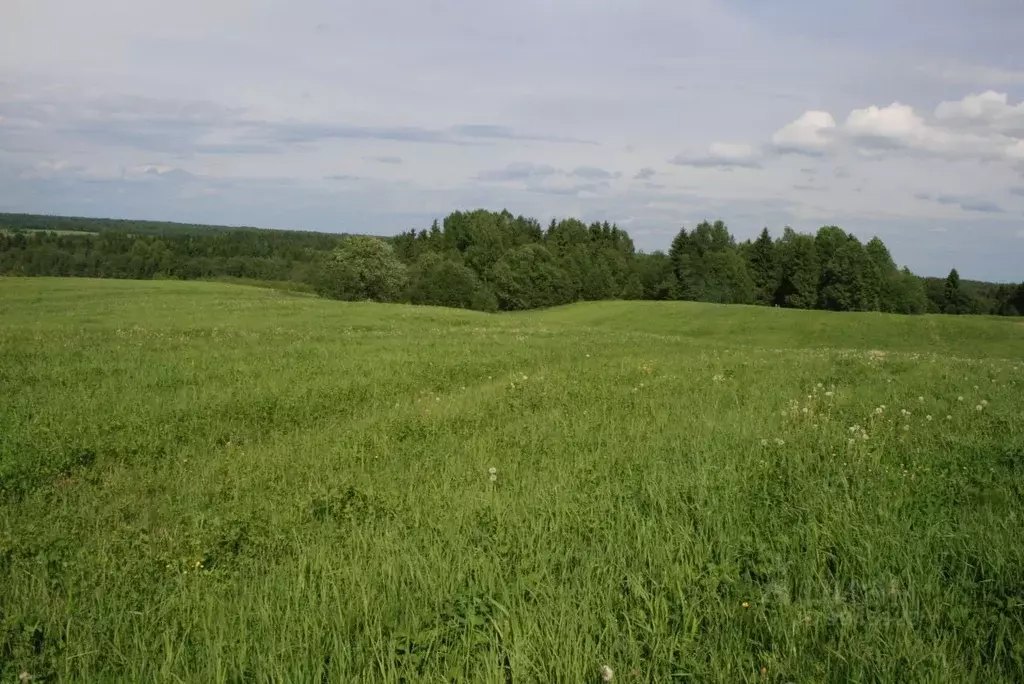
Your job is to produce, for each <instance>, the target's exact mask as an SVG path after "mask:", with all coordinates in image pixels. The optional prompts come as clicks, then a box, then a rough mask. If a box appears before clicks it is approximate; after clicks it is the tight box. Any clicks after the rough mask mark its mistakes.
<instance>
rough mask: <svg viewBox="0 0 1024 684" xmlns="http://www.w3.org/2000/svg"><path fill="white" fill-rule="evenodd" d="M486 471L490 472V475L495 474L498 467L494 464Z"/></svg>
mask: <svg viewBox="0 0 1024 684" xmlns="http://www.w3.org/2000/svg"><path fill="white" fill-rule="evenodd" d="M487 472H488V473H490V474H491V475H497V474H498V469H497V468H495V467H494V466H491V467H490V468H488V469H487Z"/></svg>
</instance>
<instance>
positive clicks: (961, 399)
mask: <svg viewBox="0 0 1024 684" xmlns="http://www.w3.org/2000/svg"><path fill="white" fill-rule="evenodd" d="M956 400H957V401H963V400H964V398H963V397H957V398H956Z"/></svg>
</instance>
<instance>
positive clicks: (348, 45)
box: [0, 0, 1024, 281]
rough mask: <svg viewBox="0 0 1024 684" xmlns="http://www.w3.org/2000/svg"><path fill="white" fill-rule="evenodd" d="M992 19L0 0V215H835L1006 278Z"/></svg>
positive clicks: (1014, 18)
mask: <svg viewBox="0 0 1024 684" xmlns="http://www.w3.org/2000/svg"><path fill="white" fill-rule="evenodd" d="M1020 35H1024V5H1021V4H1020V3H1019V2H1017V1H1016V0H1013V1H1011V0H971V1H970V2H967V1H966V0H932V1H931V2H928V3H924V2H921V1H918V0H914V1H913V2H910V1H901V0H888V1H885V2H883V1H882V0H864V1H862V2H857V3H838V2H834V3H821V2H805V1H803V0H775V1H773V2H761V1H760V0H758V1H757V2H755V1H754V0H689V1H687V2H670V1H669V0H634V1H633V2H628V3H627V2H611V1H610V0H523V1H522V2H518V3H507V2H501V3H499V2H490V1H489V0H485V1H477V2H469V1H466V0H459V1H454V0H431V1H426V0H418V1H413V0H379V1H377V2H361V3H354V2H347V1H344V0H343V1H328V0H290V1H289V2H284V1H283V0H244V1H243V0H217V1H216V2H210V1H209V0H203V1H201V2H200V1H199V0H179V1H177V2H173V3H169V2H160V3H158V2H154V1H151V0H134V1H129V0H93V1H92V2H89V3H71V2H68V1H67V0H8V2H6V3H5V8H4V10H3V22H2V23H0V211H33V212H48V213H60V214H77V215H90V216H115V217H132V218H152V219H168V220H181V221H194V222H208V223H228V224H246V225H257V226H265V227H272V228H303V229H316V230H333V231H353V232H356V231H358V232H370V233H379V234H388V233H393V232H396V231H398V230H404V229H407V228H411V227H415V228H425V227H427V226H428V225H429V223H430V221H431V220H432V219H434V218H441V217H443V216H444V215H445V214H447V213H448V212H450V211H451V210H453V209H459V208H463V209H468V208H477V207H484V208H490V209H501V208H508V209H509V210H510V211H512V212H514V213H522V214H526V215H529V216H535V217H537V218H539V219H541V220H542V221H545V222H546V221H547V220H548V219H549V218H551V217H564V216H577V217H580V218H583V219H586V220H608V221H615V222H617V223H618V224H619V225H620V226H622V227H624V228H626V229H627V230H629V231H630V233H631V234H632V235H633V238H634V240H635V242H636V243H637V245H638V246H639V247H640V248H642V249H646V250H653V249H665V248H667V246H668V244H669V242H670V240H671V238H672V236H673V235H674V234H675V232H676V231H678V229H679V228H680V227H682V226H692V225H693V224H695V223H697V222H699V221H701V220H703V219H705V218H707V219H716V218H721V219H723V220H725V221H726V223H728V224H729V226H730V228H731V229H732V231H733V233H734V234H736V235H737V236H738V237H739V238H741V239H742V238H746V237H749V236H753V235H755V234H756V233H757V232H759V231H760V230H761V228H763V227H765V226H767V227H768V228H769V230H771V231H773V232H774V233H776V234H779V233H780V232H781V230H782V228H783V227H784V226H786V225H790V226H792V227H794V228H796V229H798V230H803V231H813V230H815V229H816V228H817V227H818V226H820V225H823V224H832V223H835V224H838V225H840V226H842V227H844V228H845V229H847V230H849V231H851V232H853V233H855V234H857V235H859V236H861V237H862V238H864V239H867V238H870V237H871V236H872V235H878V236H880V237H882V238H883V239H884V240H885V241H886V243H887V244H888V245H889V247H890V249H891V251H892V252H893V255H894V256H895V258H896V260H897V261H898V262H900V263H901V264H906V265H908V266H910V267H911V268H912V269H914V270H915V272H918V273H921V274H924V275H944V274H945V273H946V272H948V270H949V269H950V268H951V267H953V266H956V267H957V268H958V269H959V270H960V272H961V274H962V275H963V276H964V277H969V278H983V279H992V280H1004V281H1010V280H1012V281H1021V280H1024V104H1022V100H1024V49H1022V48H1021V47H1020V40H1019V36H1020Z"/></svg>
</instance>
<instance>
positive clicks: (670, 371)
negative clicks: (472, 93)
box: [0, 279, 1024, 684]
mask: <svg viewBox="0 0 1024 684" xmlns="http://www.w3.org/2000/svg"><path fill="white" fill-rule="evenodd" d="M959 397H963V400H962V401H961V400H959ZM882 405H884V406H885V408H884V409H881V408H880V407H881V406H882ZM979 406H980V407H981V408H980V409H979V408H977V407H979ZM876 411H879V412H876ZM901 411H909V413H910V415H903V414H902V413H901ZM1022 415H1024V326H1022V325H1020V322H1019V320H1018V321H1012V320H1006V319H1002V320H998V319H983V318H953V317H949V318H945V317H917V318H900V317H890V316H884V315H876V314H847V315H842V314H829V313H823V312H795V311H787V310H778V309H756V308H748V307H739V306H732V307H718V306H712V305H699V304H687V303H650V302H644V303H622V302H611V303H597V304H580V305H574V306H570V307H564V308H560V309H554V310H549V311H540V312H531V313H524V314H515V315H487V314H480V313H474V312H467V311H454V310H445V309H435V308H416V307H409V306H398V305H393V306H385V305H374V304H346V303H338V302H330V301H324V300H319V299H315V298H310V297H303V296H296V295H295V294H293V293H287V292H280V291H277V290H273V289H257V288H250V287H244V286H239V285H228V284H223V283H182V282H174V281H162V282H129V281H89V280H51V279H0V682H6V681H15V680H16V678H17V676H18V674H19V673H20V672H22V671H27V672H29V673H31V674H32V675H33V676H36V677H38V678H48V679H45V681H56V680H62V681H83V682H107V681H110V682H124V681H139V682H238V683H241V682H358V681H384V682H399V681H406V682H443V681H466V682H495V683H501V684H506V683H507V682H516V683H519V682H587V681H597V680H598V677H599V675H598V671H599V668H600V667H601V666H603V665H608V666H610V667H612V668H613V669H614V671H615V680H614V681H615V682H641V681H643V682H667V681H694V682H716V681H721V682H743V681H748V682H780V683H781V682H823V681H835V682H847V681H887V682H889V681H893V682H895V681H899V682H917V681H926V682H967V681H976V682H1019V681H1022V680H1024V519H1022V516H1024V421H1022V419H1021V416H1022ZM928 416H931V420H929V419H928ZM853 427H856V428H857V429H855V430H852V431H851V428H853ZM865 432H866V434H868V435H869V438H868V439H866V440H865V439H863V438H862V437H861V434H862V433H865ZM850 440H854V441H853V444H852V445H851V444H850V443H849V441H850ZM492 467H493V468H496V469H497V478H496V481H494V482H492V481H491V479H490V476H489V474H488V469H489V468H492Z"/></svg>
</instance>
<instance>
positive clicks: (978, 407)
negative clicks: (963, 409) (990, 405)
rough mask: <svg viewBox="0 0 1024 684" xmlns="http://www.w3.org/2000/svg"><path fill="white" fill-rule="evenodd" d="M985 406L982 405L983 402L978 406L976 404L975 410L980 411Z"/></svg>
mask: <svg viewBox="0 0 1024 684" xmlns="http://www.w3.org/2000/svg"><path fill="white" fill-rule="evenodd" d="M983 408H985V407H984V406H982V405H981V404H978V405H977V406H975V407H974V410H975V411H980V410H982V409H983Z"/></svg>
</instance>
